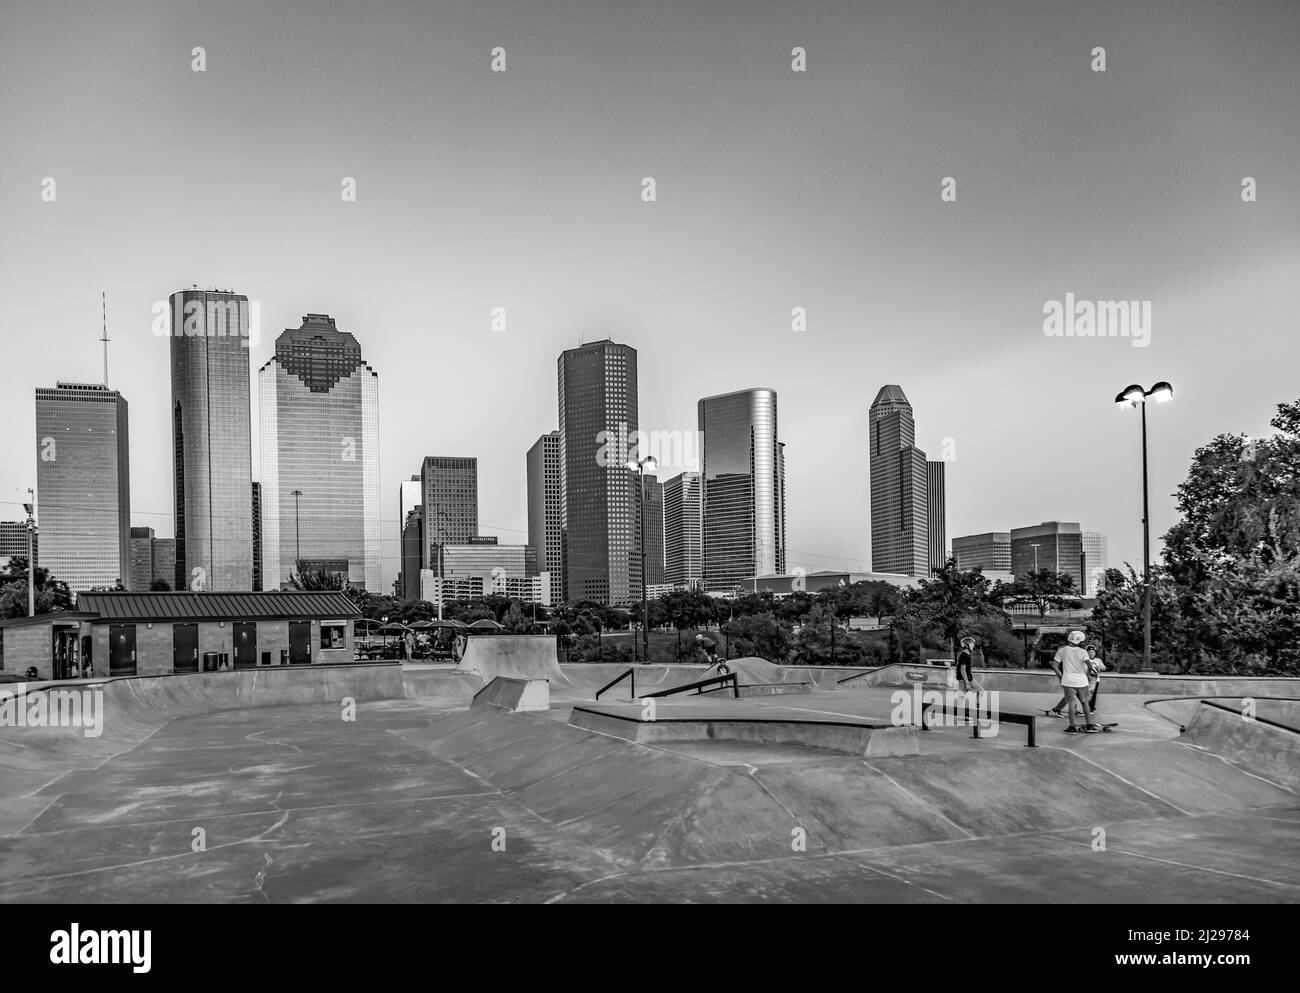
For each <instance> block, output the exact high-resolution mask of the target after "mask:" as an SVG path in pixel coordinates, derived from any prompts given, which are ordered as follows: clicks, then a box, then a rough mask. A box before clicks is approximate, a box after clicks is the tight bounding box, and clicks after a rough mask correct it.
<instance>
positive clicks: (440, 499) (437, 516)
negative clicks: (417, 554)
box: [420, 455, 478, 573]
mask: <svg viewBox="0 0 1300 993" xmlns="http://www.w3.org/2000/svg"><path fill="white" fill-rule="evenodd" d="M420 481H421V486H420V503H421V505H422V506H423V507H424V546H423V550H422V556H423V558H422V560H421V563H420V564H421V565H422V566H423V567H424V568H425V569H432V570H433V571H434V573H437V571H438V548H439V546H442V545H455V544H464V543H466V542H468V541H469V540H470V539H471V538H474V537H476V536H477V535H478V459H476V458H457V457H453V456H441V455H429V456H426V457H425V459H424V464H423V465H422V466H421V468H420Z"/></svg>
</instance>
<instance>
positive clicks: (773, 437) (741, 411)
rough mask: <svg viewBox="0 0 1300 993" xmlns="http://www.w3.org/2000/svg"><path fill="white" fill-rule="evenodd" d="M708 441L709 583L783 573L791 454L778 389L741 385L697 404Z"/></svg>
mask: <svg viewBox="0 0 1300 993" xmlns="http://www.w3.org/2000/svg"><path fill="white" fill-rule="evenodd" d="M696 411H697V417H698V424H699V429H700V434H701V435H703V438H704V445H703V452H702V454H701V457H700V476H701V479H702V480H703V492H702V500H703V503H702V506H703V518H704V532H703V534H704V554H703V567H704V588H705V589H706V590H710V591H714V592H723V593H725V592H730V591H732V590H734V589H736V588H737V587H739V586H741V585H742V584H743V583H744V581H745V580H746V579H748V578H750V577H752V576H765V575H770V574H772V573H777V572H784V571H785V493H784V477H785V465H784V462H785V456H784V452H783V451H782V449H781V445H780V444H779V442H778V441H777V413H776V391H775V390H769V389H755V390H739V391H737V392H735V393H724V394H722V395H721V396H713V397H705V398H704V399H702V400H700V401H699V403H698V404H697V405H696Z"/></svg>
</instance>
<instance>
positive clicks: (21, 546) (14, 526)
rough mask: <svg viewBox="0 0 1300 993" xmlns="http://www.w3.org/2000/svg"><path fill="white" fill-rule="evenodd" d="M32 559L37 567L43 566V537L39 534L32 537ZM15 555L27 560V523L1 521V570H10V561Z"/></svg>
mask: <svg viewBox="0 0 1300 993" xmlns="http://www.w3.org/2000/svg"><path fill="white" fill-rule="evenodd" d="M32 552H33V555H32V558H34V559H35V560H36V561H35V562H34V563H33V564H34V565H36V566H39V565H40V564H41V536H40V533H39V532H36V533H34V534H33V535H32ZM15 555H19V556H22V557H23V558H27V522H26V521H0V569H5V568H8V564H9V560H10V559H11V558H13V557H14V556H15Z"/></svg>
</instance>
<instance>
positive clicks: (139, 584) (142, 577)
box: [126, 527, 171, 593]
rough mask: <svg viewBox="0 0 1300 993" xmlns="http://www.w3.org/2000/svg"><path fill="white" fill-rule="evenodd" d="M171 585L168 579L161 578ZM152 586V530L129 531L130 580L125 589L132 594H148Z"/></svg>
mask: <svg viewBox="0 0 1300 993" xmlns="http://www.w3.org/2000/svg"><path fill="white" fill-rule="evenodd" d="M163 578H165V579H166V580H167V583H168V585H170V584H171V578H170V577H163ZM152 585H153V528H149V527H140V528H132V529H131V578H130V579H129V580H128V581H126V588H127V589H128V590H131V591H132V592H133V593H138V592H140V591H145V592H148V590H149V587H150V586H152Z"/></svg>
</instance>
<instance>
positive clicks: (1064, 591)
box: [998, 569, 1079, 621]
mask: <svg viewBox="0 0 1300 993" xmlns="http://www.w3.org/2000/svg"><path fill="white" fill-rule="evenodd" d="M998 595H999V596H1003V597H1015V598H1016V599H1019V600H1026V601H1028V602H1029V603H1032V604H1033V605H1034V606H1035V607H1037V608H1038V619H1039V620H1040V621H1041V620H1042V619H1043V618H1044V617H1046V616H1047V609H1048V608H1049V607H1055V608H1056V609H1057V610H1062V609H1065V608H1067V607H1076V608H1077V607H1078V606H1079V594H1078V593H1077V592H1076V591H1075V589H1074V577H1073V576H1071V575H1070V574H1069V573H1068V572H1052V570H1051V569H1039V570H1038V571H1037V572H1027V573H1025V574H1024V575H1023V576H1022V577H1021V578H1020V579H1018V580H1016V581H1015V582H1013V583H1002V584H999V587H998Z"/></svg>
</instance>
